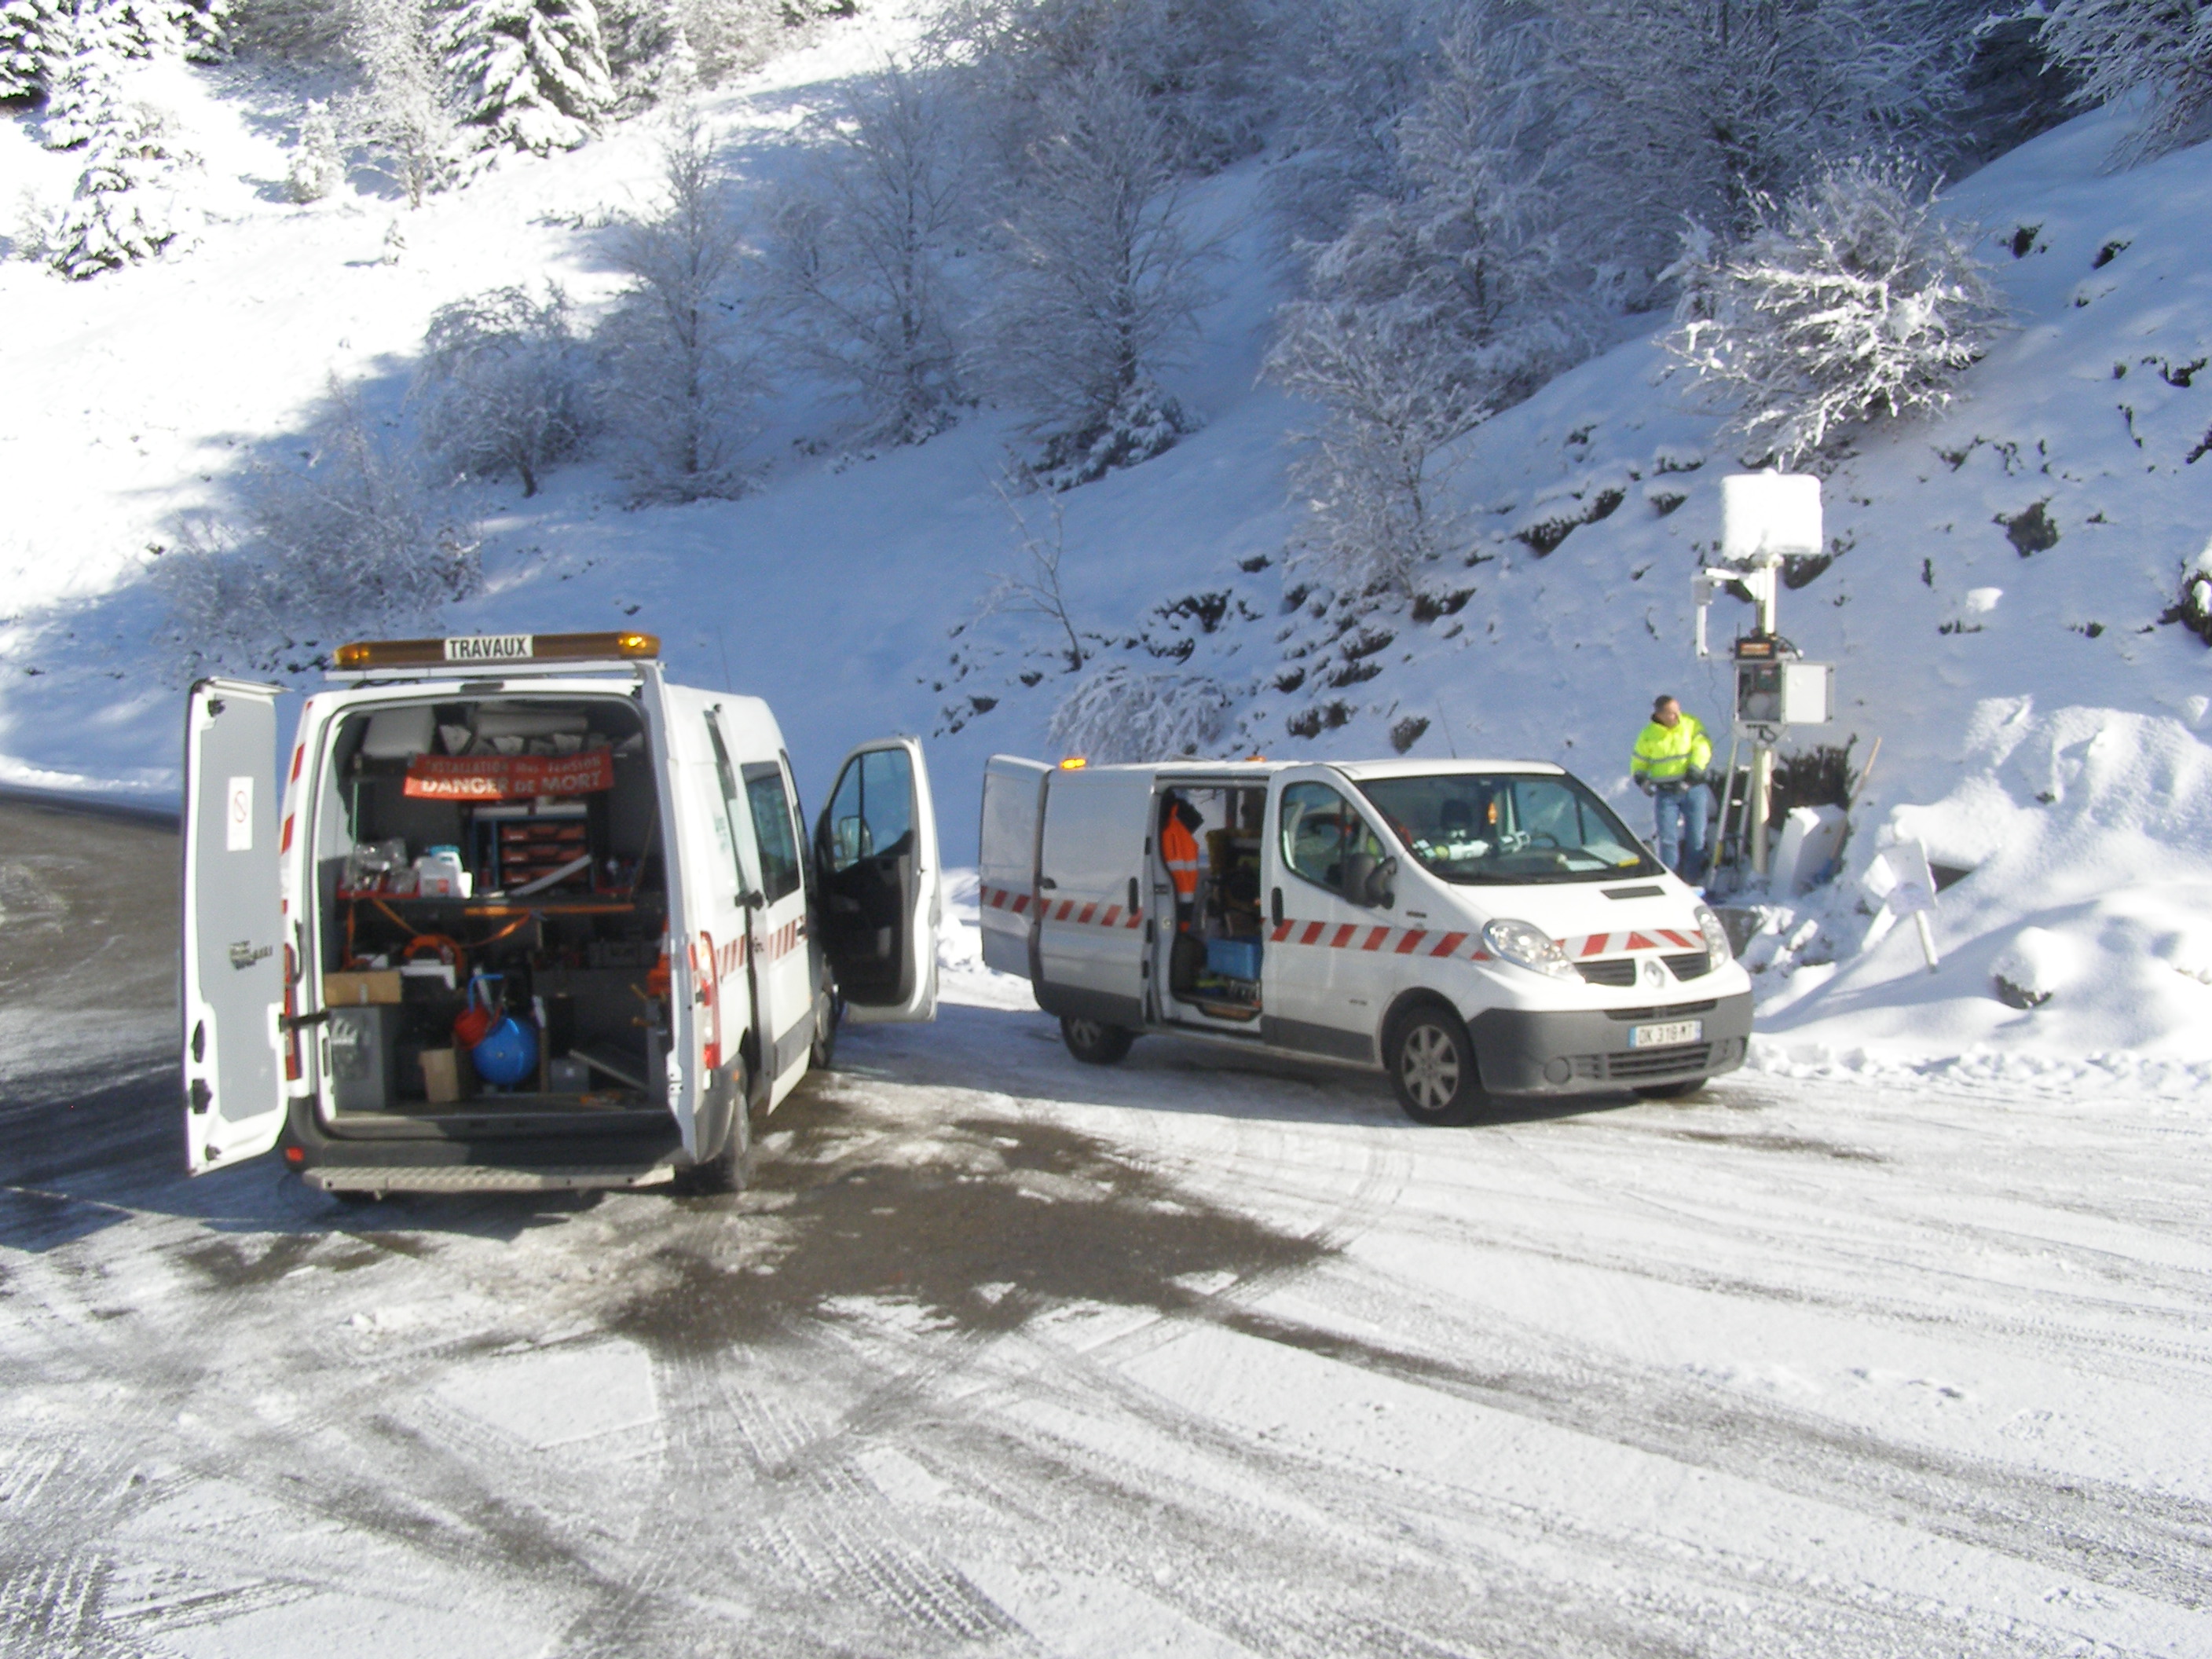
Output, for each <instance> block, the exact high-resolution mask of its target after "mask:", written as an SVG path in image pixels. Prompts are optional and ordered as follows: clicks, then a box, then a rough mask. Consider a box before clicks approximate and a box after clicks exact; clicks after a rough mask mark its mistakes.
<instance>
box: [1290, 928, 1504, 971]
mask: <svg viewBox="0 0 2212 1659" xmlns="http://www.w3.org/2000/svg"><path fill="white" fill-rule="evenodd" d="M1267 939H1268V942H1269V943H1271V944H1274V945H1313V946H1315V947H1316V948H1318V949H1321V950H1324V951H1373V952H1375V953H1376V955H1378V956H1393V957H1431V958H1435V957H1457V958H1458V959H1459V960H1460V961H1462V962H1487V961H1489V960H1490V952H1489V951H1486V950H1484V949H1483V948H1482V940H1481V939H1480V937H1479V936H1477V935H1476V934H1474V933H1452V932H1448V931H1445V930H1443V929H1441V928H1435V927H1370V926H1368V925H1366V924H1365V923H1363V922H1357V921H1334V922H1332V921H1297V920H1295V919H1292V920H1290V921H1279V922H1277V923H1276V924H1275V925H1274V927H1273V929H1272V930H1271V931H1270V932H1269V933H1268V934H1267Z"/></svg>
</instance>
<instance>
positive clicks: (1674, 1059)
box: [1605, 1042, 1713, 1082]
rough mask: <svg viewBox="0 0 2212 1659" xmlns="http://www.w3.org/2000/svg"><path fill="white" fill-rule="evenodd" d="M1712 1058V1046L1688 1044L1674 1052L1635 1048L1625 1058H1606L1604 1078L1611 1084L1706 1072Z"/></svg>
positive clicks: (1699, 1043)
mask: <svg viewBox="0 0 2212 1659" xmlns="http://www.w3.org/2000/svg"><path fill="white" fill-rule="evenodd" d="M1712 1056H1713V1045H1712V1044H1711V1043H1710V1042H1685V1043H1681V1044H1680V1045H1679V1046H1677V1047H1675V1048H1636V1049H1632V1050H1630V1051H1629V1052H1628V1053H1627V1054H1607V1056H1606V1057H1605V1075H1606V1079H1607V1081H1608V1082H1610V1081H1613V1080H1614V1079H1619V1080H1620V1081H1623V1082H1629V1081H1634V1080H1637V1079H1644V1078H1654V1077H1673V1076H1674V1075H1675V1074H1676V1073H1688V1072H1702V1071H1704V1070H1705V1068H1706V1066H1708V1065H1709V1064H1710V1063H1711V1060H1712Z"/></svg>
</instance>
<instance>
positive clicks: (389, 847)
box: [313, 696, 668, 1122]
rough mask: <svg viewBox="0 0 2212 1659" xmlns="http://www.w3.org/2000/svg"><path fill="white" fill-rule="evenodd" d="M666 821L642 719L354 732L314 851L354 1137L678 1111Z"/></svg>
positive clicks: (452, 714)
mask: <svg viewBox="0 0 2212 1659" xmlns="http://www.w3.org/2000/svg"><path fill="white" fill-rule="evenodd" d="M658 801H659V795H658V792H657V790H656V789H655V787H654V781H653V767H652V763H651V759H650V757H649V755H648V753H647V743H646V737H645V729H644V724H643V721H642V719H641V715H640V713H639V711H638V708H637V707H636V705H635V703H634V702H631V701H629V700H628V699H625V698H621V697H611V696H610V697H571V698H566V699H555V698H528V699H520V698H518V699H511V700H499V701H481V702H440V703H435V704H432V703H422V704H416V705H402V706H386V707H383V708H378V709H376V710H374V711H373V712H364V713H359V714H350V715H348V716H347V717H345V718H344V720H343V721H342V723H341V724H340V726H339V728H338V731H337V737H336V739H335V742H334V744H333V745H332V748H331V753H330V756H329V763H328V765H327V767H326V768H325V771H324V773H323V781H322V786H321V787H320V789H319V793H318V800H317V814H316V820H315V826H314V830H313V833H314V835H315V837H316V860H315V869H316V883H317V892H318V897H319V922H320V928H319V952H318V954H319V966H320V968H321V970H322V983H321V991H322V996H321V1002H322V1006H323V1007H324V1008H325V1010H326V1011H327V1012H326V1015H325V1024H326V1034H325V1040H326V1042H327V1047H326V1048H325V1054H326V1055H327V1056H328V1063H327V1067H326V1076H327V1079H328V1083H327V1088H326V1092H325V1104H326V1108H327V1109H328V1110H329V1111H330V1112H331V1115H332V1119H333V1121H334V1122H335V1121H346V1120H351V1121H356V1122H366V1121H368V1120H370V1119H372V1118H374V1117H375V1116H376V1115H395V1114H396V1115H400V1116H402V1117H410V1118H420V1117H423V1116H431V1117H436V1116H448V1115H467V1116H471V1117H473V1118H482V1117H483V1116H484V1115H487V1114H489V1115H497V1114H501V1113H504V1112H509V1111H518V1110H519V1111H525V1112H532V1113H541V1112H545V1111H562V1112H577V1113H584V1114H592V1113H599V1114H617V1115H618V1114H621V1113H623V1112H624V1111H633V1110H642V1109H653V1110H659V1109H662V1107H663V1102H664V1098H665V1084H663V1083H662V1082H661V1081H660V1079H662V1078H663V1077H664V1076H665V1045H666V1041H667V1031H668V1002H667V996H668V969H667V965H666V963H665V961H664V960H663V959H662V948H663V940H664V938H665V932H666V927H667V866H666V859H665V851H664V846H663V834H662V831H663V826H662V825H661V823H660V822H659V805H658Z"/></svg>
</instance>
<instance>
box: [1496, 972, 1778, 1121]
mask: <svg viewBox="0 0 2212 1659" xmlns="http://www.w3.org/2000/svg"><path fill="white" fill-rule="evenodd" d="M1685 1019H1694V1020H1699V1021H1701V1022H1703V1024H1704V1030H1703V1032H1702V1034H1701V1040H1700V1041H1699V1042H1685V1043H1677V1044H1674V1045H1672V1046H1669V1047H1667V1048H1631V1047H1630V1046H1629V1033H1630V1032H1631V1031H1632V1030H1634V1029H1635V1028H1636V1027H1638V1026H1639V1025H1651V1024H1662V1023H1667V1024H1671V1023H1673V1022H1674V1021H1676V1020H1685ZM1467 1030H1468V1036H1469V1037H1470V1038H1472V1039H1473V1040H1474V1059H1475V1065H1476V1066H1477V1067H1478V1068H1479V1069H1480V1072H1481V1073H1482V1087H1483V1091H1484V1092H1485V1093H1486V1094H1493V1095H1545V1096H1556V1095H1577V1094H1604V1093H1610V1092H1618V1091H1620V1090H1623V1089H1635V1088H1642V1087H1644V1086H1646V1085H1650V1084H1655V1083H1679V1082H1684V1081H1686V1080H1688V1079H1692V1078H1701V1077H1713V1076H1716V1075H1717V1074H1718V1073H1722V1072H1732V1071H1734V1070H1735V1068H1736V1067H1737V1066H1741V1065H1742V1064H1743V1061H1744V1054H1745V1051H1746V1050H1747V1048H1749V1046H1750V1042H1751V993H1750V992H1748V991H1743V992H1739V993H1737V994H1735V995H1734V996H1723V997H1705V998H1700V999H1697V1000H1689V1001H1684V1002H1676V1003H1671V1004H1661V1005H1660V1006H1656V1007H1640V1008H1601V1009H1578V1010H1576V1011H1574V1012H1539V1011H1536V1010H1533V1009H1526V1008H1486V1009H1484V1010H1483V1011H1482V1012H1480V1013H1479V1014H1477V1015H1475V1017H1474V1018H1473V1019H1471V1020H1469V1021H1468V1025H1467Z"/></svg>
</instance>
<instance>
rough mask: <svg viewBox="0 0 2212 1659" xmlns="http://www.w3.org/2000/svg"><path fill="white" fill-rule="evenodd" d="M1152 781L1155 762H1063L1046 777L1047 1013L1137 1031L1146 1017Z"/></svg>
mask: <svg viewBox="0 0 2212 1659" xmlns="http://www.w3.org/2000/svg"><path fill="white" fill-rule="evenodd" d="M1152 785H1153V776H1152V771H1151V769H1149V768H1131V769H1128V770H1127V771H1124V770H1122V769H1119V768H1115V769H1112V770H1100V771H1097V772H1091V771H1073V772H1062V771H1056V772H1054V773H1053V774H1052V775H1050V777H1049V779H1048V781H1047V782H1046V784H1045V790H1044V835H1043V836H1042V840H1041V841H1040V842H1039V846H1038V856H1037V896H1036V904H1037V955H1036V981H1035V983H1036V1000H1037V1006H1039V1007H1041V1008H1042V1009H1043V1010H1044V1011H1045V1012H1047V1013H1048V1014H1063V1015H1066V1016H1068V1017H1070V1018H1076V1019H1095V1020H1097V1021H1099V1022H1100V1023H1101V1024H1108V1025H1120V1026H1125V1027H1127V1029H1129V1030H1139V1029H1141V1028H1142V1027H1143V1025H1144V1024H1145V979H1144V975H1145V940H1146V935H1147V933H1150V932H1151V929H1149V928H1147V927H1145V926H1144V925H1143V924H1144V899H1143V896H1142V891H1141V890H1142V888H1143V887H1144V885H1145V881H1144V875H1145V854H1146V845H1147V842H1148V841H1149V838H1150V837H1151V836H1152ZM1173 924H1174V916H1173V913H1172V912H1170V913H1167V925H1169V926H1172V925H1173Z"/></svg>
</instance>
